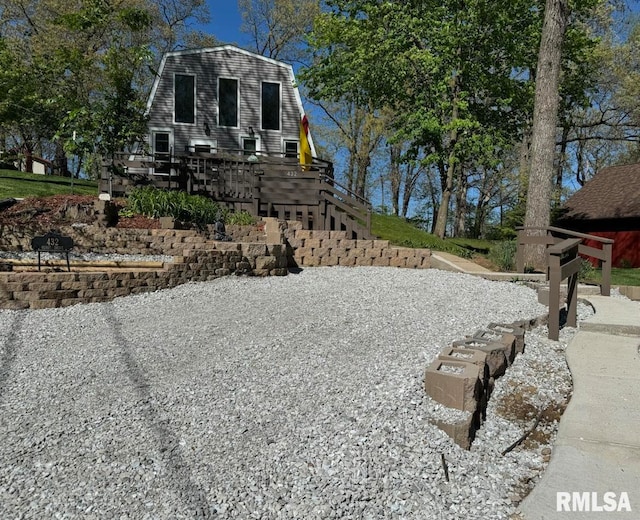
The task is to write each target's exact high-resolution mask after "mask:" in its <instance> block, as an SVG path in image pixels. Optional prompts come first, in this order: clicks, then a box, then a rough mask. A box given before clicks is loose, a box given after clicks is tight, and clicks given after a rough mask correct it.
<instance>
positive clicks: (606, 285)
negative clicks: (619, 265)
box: [600, 244, 613, 296]
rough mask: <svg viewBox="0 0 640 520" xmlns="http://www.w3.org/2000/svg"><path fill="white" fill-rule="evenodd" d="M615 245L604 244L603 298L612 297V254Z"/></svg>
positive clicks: (601, 288) (601, 289)
mask: <svg viewBox="0 0 640 520" xmlns="http://www.w3.org/2000/svg"><path fill="white" fill-rule="evenodd" d="M612 250H613V244H602V251H603V253H604V260H602V285H600V294H601V295H602V296H610V295H611V253H612Z"/></svg>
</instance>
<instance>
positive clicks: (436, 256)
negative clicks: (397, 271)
mask: <svg viewBox="0 0 640 520" xmlns="http://www.w3.org/2000/svg"><path fill="white" fill-rule="evenodd" d="M431 267H433V268H434V269H442V270H443V271H452V272H454V273H466V274H471V275H474V276H480V277H482V278H486V279H487V280H506V281H514V280H526V281H531V282H534V281H535V282H544V281H545V275H544V274H540V273H498V272H495V271H491V270H489V269H487V268H486V267H482V266H480V265H478V264H476V263H474V262H472V261H471V260H467V259H466V258H460V257H459V256H456V255H452V254H451V253H445V252H443V251H431Z"/></svg>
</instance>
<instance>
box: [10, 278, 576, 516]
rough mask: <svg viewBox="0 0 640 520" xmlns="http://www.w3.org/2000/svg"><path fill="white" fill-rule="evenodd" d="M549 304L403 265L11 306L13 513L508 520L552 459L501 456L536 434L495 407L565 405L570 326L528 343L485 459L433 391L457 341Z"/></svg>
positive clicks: (509, 380) (502, 386)
mask: <svg viewBox="0 0 640 520" xmlns="http://www.w3.org/2000/svg"><path fill="white" fill-rule="evenodd" d="M545 311H546V308H545V307H544V306H541V305H539V304H538V303H537V299H536V296H535V293H534V292H533V291H532V290H531V289H528V288H525V287H523V286H520V285H517V284H513V283H507V282H489V281H485V280H482V279H480V278H474V277H471V276H467V275H458V274H452V273H447V272H443V271H438V270H425V271H420V270H401V269H389V268H320V269H305V270H304V271H302V272H301V273H300V274H291V275H290V276H288V277H282V278H280V277H274V278H236V277H229V278H223V279H219V280H216V281H213V282H208V283H198V284H187V285H183V286H180V287H177V288H175V289H172V290H166V291H161V292H157V293H152V294H144V295H138V296H131V297H127V298H119V299H117V300H115V301H114V302H112V303H107V304H91V305H78V306H74V307H67V308H63V309H50V310H42V311H1V310H0V339H1V342H0V347H1V349H2V350H1V351H0V439H1V440H0V462H1V464H0V518H2V519H5V518H34V519H43V518H105V519H106V518H108V519H112V518H123V519H127V518H131V519H147V518H148V519H152V518H153V519H183V518H184V519H186V518H224V519H226V518H256V519H257V518H265V519H271V518H273V519H279V518H283V519H285V518H301V519H302V518H304V519H315V518H318V519H320V518H332V519H342V518H345V519H346V518H352V519H380V518H411V519H431V518H433V519H464V518H469V519H483V518H486V519H501V518H508V517H509V516H510V515H511V514H512V513H513V512H514V511H515V510H516V508H517V502H518V500H519V499H518V496H517V494H518V492H519V491H518V490H519V489H520V488H521V487H522V486H523V483H524V484H527V483H529V485H530V484H531V483H532V482H535V479H536V478H538V477H539V474H540V472H541V470H542V469H543V467H544V464H543V462H542V455H541V454H540V449H534V450H525V449H517V450H514V451H513V452H511V453H510V454H508V455H507V456H504V457H503V456H500V455H499V453H500V451H501V450H502V449H504V448H505V447H506V446H508V445H509V444H510V443H511V442H513V441H514V440H515V439H517V438H518V437H519V436H520V435H521V434H522V432H523V431H524V429H526V426H527V425H526V424H519V423H517V422H509V421H507V420H506V419H503V418H501V417H500V416H499V415H498V413H497V412H496V411H495V410H494V409H493V408H492V407H494V408H495V407H496V406H498V404H499V403H500V399H501V395H502V394H504V393H508V391H509V389H510V388H511V389H513V387H514V386H522V387H525V386H529V387H533V388H534V389H535V391H534V392H533V393H532V396H533V397H532V399H534V400H535V401H536V402H535V403H534V404H535V405H536V406H546V405H548V404H549V403H551V402H554V401H559V400H562V399H563V395H562V394H563V392H566V391H568V389H569V388H570V377H569V375H568V370H567V368H566V364H565V363H564V355H563V349H564V347H565V346H566V342H567V340H568V339H569V338H570V337H571V335H572V334H573V332H574V331H571V330H563V331H562V338H561V339H562V341H561V342H560V343H554V342H550V341H548V340H546V339H545V333H546V331H545V330H543V329H541V330H540V331H538V332H536V333H533V334H529V335H528V337H527V338H528V348H527V352H526V353H525V355H523V356H521V357H520V359H519V360H518V362H517V363H516V364H515V365H514V366H513V367H512V368H511V369H510V370H509V372H508V373H507V375H506V376H505V377H504V378H502V379H501V380H499V382H498V384H497V387H496V391H495V392H494V397H492V400H491V404H490V412H489V420H488V421H487V422H486V423H485V426H484V427H483V430H482V431H481V432H480V433H479V435H478V439H477V440H476V443H475V444H474V446H473V448H472V450H471V451H464V450H461V449H460V448H458V447H457V446H456V445H455V444H453V443H452V441H451V440H450V439H449V438H448V437H447V436H446V435H445V434H444V433H442V432H441V431H440V430H439V429H438V428H436V427H434V426H432V425H431V423H430V418H432V417H434V416H440V417H441V416H447V415H448V414H453V412H451V411H450V410H447V409H443V408H442V407H440V406H439V405H437V403H434V402H433V401H432V400H431V399H430V398H429V397H427V396H426V394H425V392H424V390H423V387H422V379H423V374H424V369H425V367H426V366H427V365H428V363H429V362H430V361H431V360H432V359H433V358H434V357H435V355H436V354H437V353H438V352H439V351H440V350H441V349H442V348H443V347H445V346H447V345H448V344H449V343H450V342H451V341H452V340H455V339H459V338H461V337H462V336H464V335H465V334H471V333H472V332H474V331H475V330H476V329H478V328H481V327H483V326H485V325H486V324H488V323H489V322H492V321H497V322H511V321H513V320H517V319H522V318H531V317H534V316H538V315H541V314H544V313H545ZM587 312H588V311H587V310H585V309H584V308H581V313H587ZM553 430H554V428H553V427H551V428H550V432H549V434H550V441H549V442H552V440H553V434H554V431H553ZM441 454H444V455H445V457H446V459H447V461H448V463H449V471H450V474H451V481H450V482H449V483H447V482H446V481H445V479H444V476H443V471H442V467H441Z"/></svg>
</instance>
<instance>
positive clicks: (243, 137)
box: [240, 134, 262, 155]
mask: <svg viewBox="0 0 640 520" xmlns="http://www.w3.org/2000/svg"><path fill="white" fill-rule="evenodd" d="M245 139H254V140H255V142H256V154H257V155H260V152H261V151H262V148H261V146H260V142H261V139H260V136H259V135H248V134H247V135H244V134H242V135H241V136H240V147H241V148H240V153H244V140H245Z"/></svg>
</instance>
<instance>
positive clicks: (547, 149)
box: [524, 0, 569, 269]
mask: <svg viewBox="0 0 640 520" xmlns="http://www.w3.org/2000/svg"><path fill="white" fill-rule="evenodd" d="M568 19H569V5H568V0H547V2H546V7H545V12H544V23H543V26H542V37H541V40H540V49H539V52H538V66H537V70H536V94H535V108H534V111H533V132H532V137H531V172H530V175H529V190H528V193H527V211H526V214H525V226H528V227H546V226H548V225H549V220H550V202H551V182H552V179H553V158H554V152H555V147H556V128H557V120H558V105H559V93H558V90H559V82H560V71H561V65H562V63H561V57H562V43H563V40H564V34H565V31H566V28H567V23H568ZM543 233H544V232H539V233H537V234H543ZM524 258H525V265H528V266H533V267H535V268H538V269H540V268H544V267H545V265H546V255H545V247H544V245H535V246H529V247H527V248H526V249H525V251H524Z"/></svg>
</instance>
